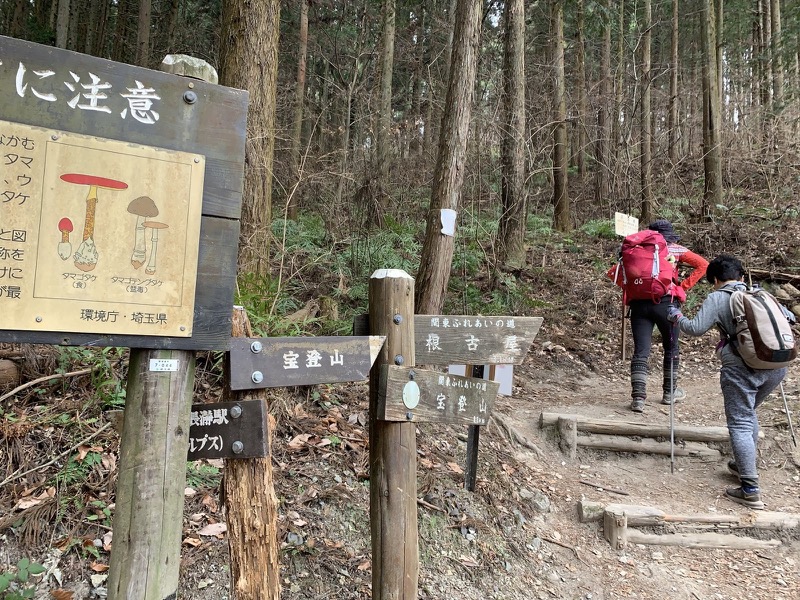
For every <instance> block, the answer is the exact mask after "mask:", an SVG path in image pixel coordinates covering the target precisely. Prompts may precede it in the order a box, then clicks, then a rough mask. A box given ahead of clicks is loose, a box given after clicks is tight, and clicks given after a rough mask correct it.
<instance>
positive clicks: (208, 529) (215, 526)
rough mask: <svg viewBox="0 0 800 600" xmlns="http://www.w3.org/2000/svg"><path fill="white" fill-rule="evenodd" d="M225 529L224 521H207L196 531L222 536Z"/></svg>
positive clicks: (200, 533)
mask: <svg viewBox="0 0 800 600" xmlns="http://www.w3.org/2000/svg"><path fill="white" fill-rule="evenodd" d="M226 531H228V526H227V525H226V524H225V523H209V524H208V525H206V526H205V527H203V528H201V529H200V530H199V531H198V532H197V533H198V534H199V535H208V536H212V535H215V536H217V537H222V534H223V533H225V532H226Z"/></svg>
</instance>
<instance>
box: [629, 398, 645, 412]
mask: <svg viewBox="0 0 800 600" xmlns="http://www.w3.org/2000/svg"><path fill="white" fill-rule="evenodd" d="M631 410H632V411H633V412H638V413H640V412H644V398H634V399H633V400H632V401H631Z"/></svg>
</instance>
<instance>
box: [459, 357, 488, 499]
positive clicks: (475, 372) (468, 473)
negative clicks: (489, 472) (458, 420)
mask: <svg viewBox="0 0 800 600" xmlns="http://www.w3.org/2000/svg"><path fill="white" fill-rule="evenodd" d="M485 368H486V367H485V365H467V366H466V369H465V370H464V374H465V375H466V376H467V377H477V378H478V379H483V370H484V369H485ZM480 441H481V428H480V426H479V425H467V460H466V464H465V465H464V489H465V490H467V491H468V492H474V491H475V484H476V483H477V480H478V446H479V445H480Z"/></svg>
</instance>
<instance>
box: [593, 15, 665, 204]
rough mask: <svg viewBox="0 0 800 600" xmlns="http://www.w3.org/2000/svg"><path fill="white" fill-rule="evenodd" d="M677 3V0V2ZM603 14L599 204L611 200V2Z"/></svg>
mask: <svg viewBox="0 0 800 600" xmlns="http://www.w3.org/2000/svg"><path fill="white" fill-rule="evenodd" d="M676 1H677V0H676ZM603 8H604V10H603V12H602V22H603V49H602V52H601V54H600V99H599V103H598V108H597V135H598V137H599V139H598V141H597V144H596V145H595V159H596V162H597V167H596V171H595V200H596V202H597V203H598V204H601V203H603V202H605V201H606V200H609V196H610V188H609V165H610V161H611V120H610V119H609V106H610V105H611V103H612V101H613V99H612V82H611V0H604V4H603Z"/></svg>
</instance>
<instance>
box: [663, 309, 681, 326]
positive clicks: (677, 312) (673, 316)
mask: <svg viewBox="0 0 800 600" xmlns="http://www.w3.org/2000/svg"><path fill="white" fill-rule="evenodd" d="M682 316H683V313H681V309H680V308H678V307H677V306H670V307H669V310H668V311H667V321H669V322H670V323H677V322H678V321H680V320H681V317H682Z"/></svg>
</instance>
